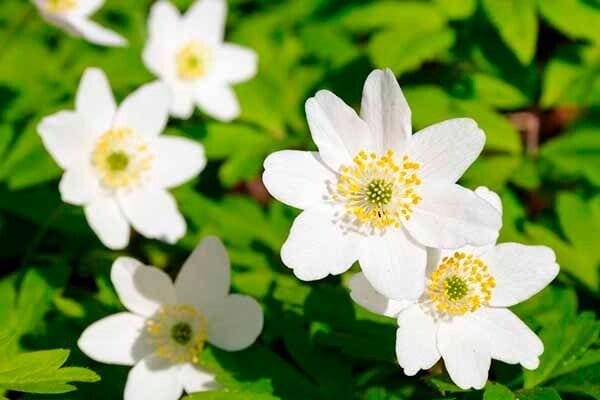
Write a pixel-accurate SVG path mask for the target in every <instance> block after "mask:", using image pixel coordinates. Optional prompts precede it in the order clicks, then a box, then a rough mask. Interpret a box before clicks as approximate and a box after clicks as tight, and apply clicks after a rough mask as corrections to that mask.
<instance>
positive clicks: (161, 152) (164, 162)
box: [152, 136, 206, 188]
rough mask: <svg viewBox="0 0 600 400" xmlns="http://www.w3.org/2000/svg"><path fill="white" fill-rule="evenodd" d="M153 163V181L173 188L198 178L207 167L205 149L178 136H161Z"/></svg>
mask: <svg viewBox="0 0 600 400" xmlns="http://www.w3.org/2000/svg"><path fill="white" fill-rule="evenodd" d="M154 145H155V148H156V156H155V158H154V160H153V161H152V181H153V183H154V184H156V185H158V187H163V188H171V187H175V186H179V185H181V184H182V183H184V182H186V181H188V180H190V179H192V178H194V177H196V176H197V175H198V174H199V173H200V171H202V170H203V169H204V167H205V166H206V157H205V156H204V148H203V147H202V145H200V144H199V143H196V142H194V141H193V140H190V139H186V138H183V137H178V136H159V137H158V138H156V142H155V144H154Z"/></svg>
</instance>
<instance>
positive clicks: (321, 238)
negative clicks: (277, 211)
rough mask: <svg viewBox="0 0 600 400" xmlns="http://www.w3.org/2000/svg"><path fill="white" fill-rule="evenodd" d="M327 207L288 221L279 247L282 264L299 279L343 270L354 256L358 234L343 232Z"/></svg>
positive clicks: (349, 264) (357, 250)
mask: <svg viewBox="0 0 600 400" xmlns="http://www.w3.org/2000/svg"><path fill="white" fill-rule="evenodd" d="M336 218H338V217H337V216H336V215H335V210H334V209H333V208H331V207H328V206H325V205H323V206H316V207H312V208H309V209H307V210H304V211H303V212H302V213H301V214H300V215H299V216H298V217H296V219H295V220H294V223H293V224H292V228H291V229H290V234H289V236H288V238H287V240H286V241H285V243H284V244H283V247H282V248H281V259H282V261H283V263H284V264H285V265H286V266H287V267H288V268H291V269H293V270H294V274H295V275H296V276H297V277H298V278H299V279H301V280H303V281H312V280H316V279H321V278H324V277H326V276H327V275H329V274H332V275H337V274H341V273H342V272H345V271H346V270H348V268H350V267H351V266H352V264H353V263H354V262H355V261H356V260H357V259H358V255H359V251H360V250H359V247H360V240H361V237H360V236H358V235H357V234H354V233H352V232H344V231H342V229H341V228H340V227H339V226H338V225H337V224H335V223H334V220H335V219H336Z"/></svg>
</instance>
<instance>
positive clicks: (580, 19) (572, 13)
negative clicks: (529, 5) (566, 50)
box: [538, 0, 600, 41]
mask: <svg viewBox="0 0 600 400" xmlns="http://www.w3.org/2000/svg"><path fill="white" fill-rule="evenodd" d="M538 7H539V9H540V13H541V14H542V16H543V17H544V19H545V20H546V21H547V22H548V23H550V24H551V25H552V26H554V27H555V28H556V29H558V30H560V31H561V32H562V33H564V34H565V35H567V36H568V37H570V38H571V39H590V40H592V41H598V40H600V31H599V30H598V26H600V7H598V3H595V4H594V2H593V1H587V0H552V1H546V0H538Z"/></svg>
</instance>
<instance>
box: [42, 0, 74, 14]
mask: <svg viewBox="0 0 600 400" xmlns="http://www.w3.org/2000/svg"><path fill="white" fill-rule="evenodd" d="M44 6H45V7H46V9H47V10H48V11H51V12H55V13H59V12H65V11H68V10H70V9H72V8H74V7H75V6H77V0H46V2H45V3H44Z"/></svg>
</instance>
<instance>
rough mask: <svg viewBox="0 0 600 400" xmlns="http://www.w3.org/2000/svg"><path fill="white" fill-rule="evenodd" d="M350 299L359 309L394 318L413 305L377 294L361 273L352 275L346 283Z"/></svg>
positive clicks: (409, 302)
mask: <svg viewBox="0 0 600 400" xmlns="http://www.w3.org/2000/svg"><path fill="white" fill-rule="evenodd" d="M348 286H349V287H350V297H351V298H352V300H354V302H356V303H357V304H358V305H360V306H361V307H363V308H365V309H367V310H369V311H371V312H372V313H375V314H379V315H384V316H386V317H390V318H396V317H397V316H398V313H400V312H401V311H402V310H404V309H405V308H407V307H408V306H410V305H411V304H413V302H412V301H406V300H401V301H397V300H392V299H388V298H387V297H385V296H384V295H382V294H380V293H378V292H377V291H376V290H375V288H373V286H372V285H371V284H370V283H369V281H368V280H367V278H365V275H364V274H363V273H360V272H359V273H358V274H354V275H353V276H352V278H350V282H348Z"/></svg>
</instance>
